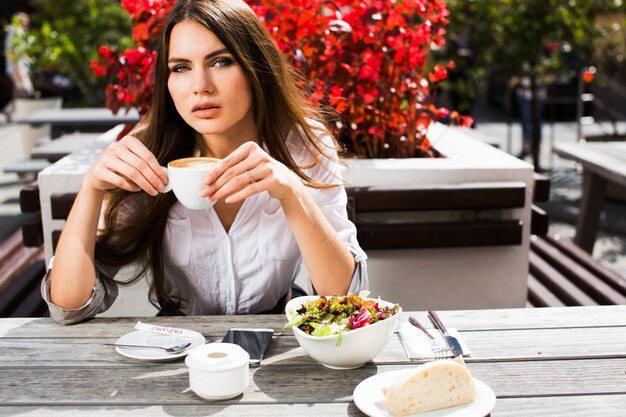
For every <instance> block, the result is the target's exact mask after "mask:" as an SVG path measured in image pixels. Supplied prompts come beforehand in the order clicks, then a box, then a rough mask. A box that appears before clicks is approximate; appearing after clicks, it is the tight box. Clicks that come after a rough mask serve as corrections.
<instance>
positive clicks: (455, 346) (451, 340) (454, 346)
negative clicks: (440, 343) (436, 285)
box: [428, 310, 463, 357]
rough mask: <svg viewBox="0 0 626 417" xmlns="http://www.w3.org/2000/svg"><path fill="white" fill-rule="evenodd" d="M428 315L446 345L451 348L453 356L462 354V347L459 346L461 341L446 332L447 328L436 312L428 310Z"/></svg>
mask: <svg viewBox="0 0 626 417" xmlns="http://www.w3.org/2000/svg"><path fill="white" fill-rule="evenodd" d="M428 317H429V318H430V319H431V320H432V322H433V324H434V325H435V327H436V328H437V329H439V331H440V332H441V334H442V335H443V338H444V340H445V341H446V343H447V344H448V346H450V349H451V350H452V353H453V354H454V356H455V357H457V356H463V348H461V343H459V341H458V339H457V338H456V337H454V336H452V335H451V334H450V333H448V329H447V328H446V326H445V325H444V324H443V322H442V321H441V320H440V319H439V316H438V315H437V313H436V312H435V311H433V310H428Z"/></svg>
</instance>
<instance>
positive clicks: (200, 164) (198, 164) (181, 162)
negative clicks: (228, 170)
mask: <svg viewBox="0 0 626 417" xmlns="http://www.w3.org/2000/svg"><path fill="white" fill-rule="evenodd" d="M219 161H220V160H219V159H217V158H209V157H200V156H199V157H195V158H183V159H176V160H175V161H172V162H170V163H169V164H168V165H169V166H171V167H174V168H208V167H210V166H212V165H213V164H215V163H216V162H219Z"/></svg>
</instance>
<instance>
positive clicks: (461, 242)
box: [346, 182, 526, 250]
mask: <svg viewBox="0 0 626 417" xmlns="http://www.w3.org/2000/svg"><path fill="white" fill-rule="evenodd" d="M346 191H347V194H348V212H349V217H350V219H351V220H352V221H353V222H354V224H355V225H356V227H357V235H358V240H359V244H360V245H361V247H362V248H363V249H365V250H367V249H398V248H435V247H462V246H493V245H519V244H521V242H522V222H521V221H520V220H518V219H502V220H500V219H490V218H483V217H482V213H484V211H485V210H494V209H508V208H520V207H524V202H525V193H526V184H524V183H522V182H504V183H464V184H456V185H442V186H428V187H414V188H406V187H402V188H389V187H385V188H378V187H347V188H346ZM431 210H446V211H459V210H463V211H464V212H465V215H464V216H463V217H465V218H464V219H463V220H458V221H457V220H444V221H428V222H415V221H397V222H396V221H393V222H388V221H386V220H380V218H379V217H376V216H375V215H372V214H373V213H390V212H406V211H431Z"/></svg>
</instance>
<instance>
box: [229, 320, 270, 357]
mask: <svg viewBox="0 0 626 417" xmlns="http://www.w3.org/2000/svg"><path fill="white" fill-rule="evenodd" d="M273 336H274V330H273V329H255V328H232V329H230V330H228V332H227V333H226V336H224V339H223V340H222V342H223V343H234V344H236V345H239V346H241V347H242V348H243V349H244V350H245V351H246V352H248V354H249V355H250V365H258V364H259V363H260V362H261V359H263V355H264V354H265V351H266V350H267V347H268V346H269V344H270V342H271V341H272V337H273Z"/></svg>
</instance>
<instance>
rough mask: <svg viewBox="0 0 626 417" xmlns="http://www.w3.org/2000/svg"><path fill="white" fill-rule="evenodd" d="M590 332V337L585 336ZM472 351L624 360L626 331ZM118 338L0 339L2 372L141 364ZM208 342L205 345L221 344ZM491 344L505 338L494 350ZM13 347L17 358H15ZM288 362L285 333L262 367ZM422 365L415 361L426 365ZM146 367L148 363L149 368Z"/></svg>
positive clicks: (478, 337)
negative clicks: (121, 349) (124, 352)
mask: <svg viewBox="0 0 626 417" xmlns="http://www.w3.org/2000/svg"><path fill="white" fill-rule="evenodd" d="M590 331H593V338H590V337H589V334H590ZM461 334H462V336H463V337H464V339H465V341H466V342H467V344H468V346H469V347H470V349H471V350H472V356H471V357H470V358H466V362H468V363H472V362H479V361H508V360H513V359H515V360H544V359H555V358H583V359H584V358H594V357H604V358H620V357H622V358H626V327H600V328H594V329H568V328H565V329H545V330H543V329H541V330H537V329H531V330H517V331H515V330H497V331H473V332H462V333H461ZM115 340H116V338H86V339H80V338H79V339H74V338H66V339H54V340H48V339H43V340H23V339H19V338H18V339H10V338H2V339H0V369H1V368H4V367H17V366H19V367H80V366H93V367H128V366H131V367H132V366H138V364H142V362H137V361H135V360H133V359H129V358H126V357H124V356H121V355H119V354H117V353H116V352H115V351H114V349H113V348H112V347H110V346H104V345H103V343H113V342H115ZM220 340H221V339H220V338H208V340H207V341H208V342H216V341H220ZM495 340H506V341H507V343H506V344H505V345H499V346H498V348H497V349H494V341H495ZM15 349H19V351H20V355H19V357H18V358H16V357H15V354H14V352H15ZM286 360H289V361H290V363H291V364H296V363H298V364H312V363H314V362H313V361H312V360H311V359H310V358H309V357H308V356H307V355H306V353H305V352H304V350H303V349H302V348H300V347H299V345H298V342H297V341H296V339H295V337H293V336H290V335H289V333H287V335H285V336H280V337H275V338H274V340H273V342H272V344H271V345H270V347H269V349H268V352H267V355H266V358H265V359H264V363H265V364H272V363H274V362H278V361H286ZM426 360H427V359H424V360H422V361H414V362H416V363H417V362H424V361H426ZM179 362H181V363H182V360H179ZM409 362H411V361H409V360H408V359H407V357H406V355H405V352H404V348H403V347H402V344H401V342H400V339H399V337H398V335H397V334H395V335H394V336H393V337H392V338H391V340H390V341H389V343H388V344H387V346H385V348H384V349H383V351H382V352H381V353H380V354H379V355H378V356H376V358H374V363H376V364H381V365H383V364H395V363H409ZM147 366H149V365H147Z"/></svg>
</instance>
